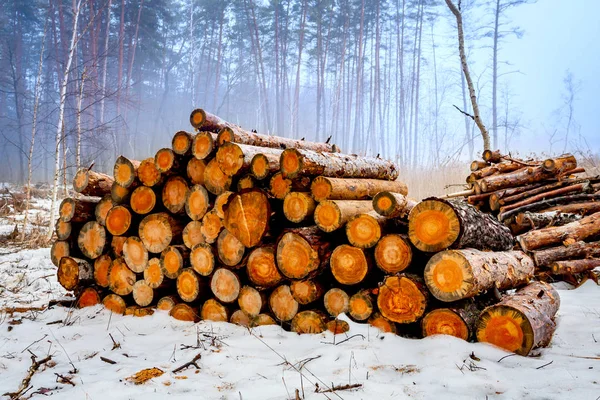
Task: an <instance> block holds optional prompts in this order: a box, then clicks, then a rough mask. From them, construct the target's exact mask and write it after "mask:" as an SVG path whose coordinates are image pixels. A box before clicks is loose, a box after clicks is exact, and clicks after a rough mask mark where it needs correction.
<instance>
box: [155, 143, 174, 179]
mask: <svg viewBox="0 0 600 400" xmlns="http://www.w3.org/2000/svg"><path fill="white" fill-rule="evenodd" d="M154 165H155V166H156V169H157V170H158V171H159V172H160V173H163V174H164V173H166V172H169V171H170V170H171V168H173V166H174V165H175V153H173V150H171V149H167V148H164V149H160V150H158V151H157V152H156V155H155V156H154Z"/></svg>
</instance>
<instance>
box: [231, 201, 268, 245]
mask: <svg viewBox="0 0 600 400" xmlns="http://www.w3.org/2000/svg"><path fill="white" fill-rule="evenodd" d="M225 208H226V209H225V218H224V219H223V225H224V226H225V228H227V230H228V231H229V232H231V233H232V234H233V235H234V236H235V237H237V238H238V239H239V241H240V242H242V244H243V245H244V246H246V247H254V246H256V245H258V244H259V243H260V242H261V240H262V238H263V236H264V235H265V234H266V233H267V231H268V229H269V219H270V217H271V207H270V204H269V200H268V198H267V195H266V194H265V193H264V192H263V191H262V190H260V189H250V190H248V191H245V192H243V193H235V194H233V195H232V196H230V197H229V200H228V201H227V206H226V207H225Z"/></svg>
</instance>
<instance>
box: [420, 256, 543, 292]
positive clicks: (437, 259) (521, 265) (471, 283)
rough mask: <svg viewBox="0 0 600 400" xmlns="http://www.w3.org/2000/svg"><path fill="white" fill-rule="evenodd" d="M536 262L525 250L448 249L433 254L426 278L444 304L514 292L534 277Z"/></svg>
mask: <svg viewBox="0 0 600 400" xmlns="http://www.w3.org/2000/svg"><path fill="white" fill-rule="evenodd" d="M533 273H534V264H533V260H532V259H531V258H530V257H529V256H528V255H526V254H525V253H523V252H522V251H505V252H484V251H479V250H475V249H464V250H448V251H443V252H441V253H438V254H436V255H434V256H433V257H432V258H431V259H430V260H429V262H428V263H427V266H426V267H425V271H424V277H425V283H426V284H427V287H428V288H429V290H430V291H431V293H432V294H433V295H434V296H435V297H436V298H437V299H439V300H441V301H446V302H448V301H456V300H460V299H466V298H469V297H473V296H476V295H478V294H480V293H481V292H483V291H485V290H488V289H493V288H494V286H495V287H496V288H498V289H499V290H505V289H512V288H515V287H519V286H522V285H525V284H527V282H528V281H529V279H531V278H533Z"/></svg>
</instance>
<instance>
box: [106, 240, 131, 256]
mask: <svg viewBox="0 0 600 400" xmlns="http://www.w3.org/2000/svg"><path fill="white" fill-rule="evenodd" d="M126 240H127V236H113V237H112V240H111V241H110V248H111V250H112V252H113V255H114V256H115V257H122V256H123V245H124V244H125V241H126Z"/></svg>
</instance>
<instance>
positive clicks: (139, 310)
mask: <svg viewBox="0 0 600 400" xmlns="http://www.w3.org/2000/svg"><path fill="white" fill-rule="evenodd" d="M153 314H154V308H151V307H140V306H129V307H127V308H126V309H125V315H131V316H133V317H148V316H150V315H153Z"/></svg>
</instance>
